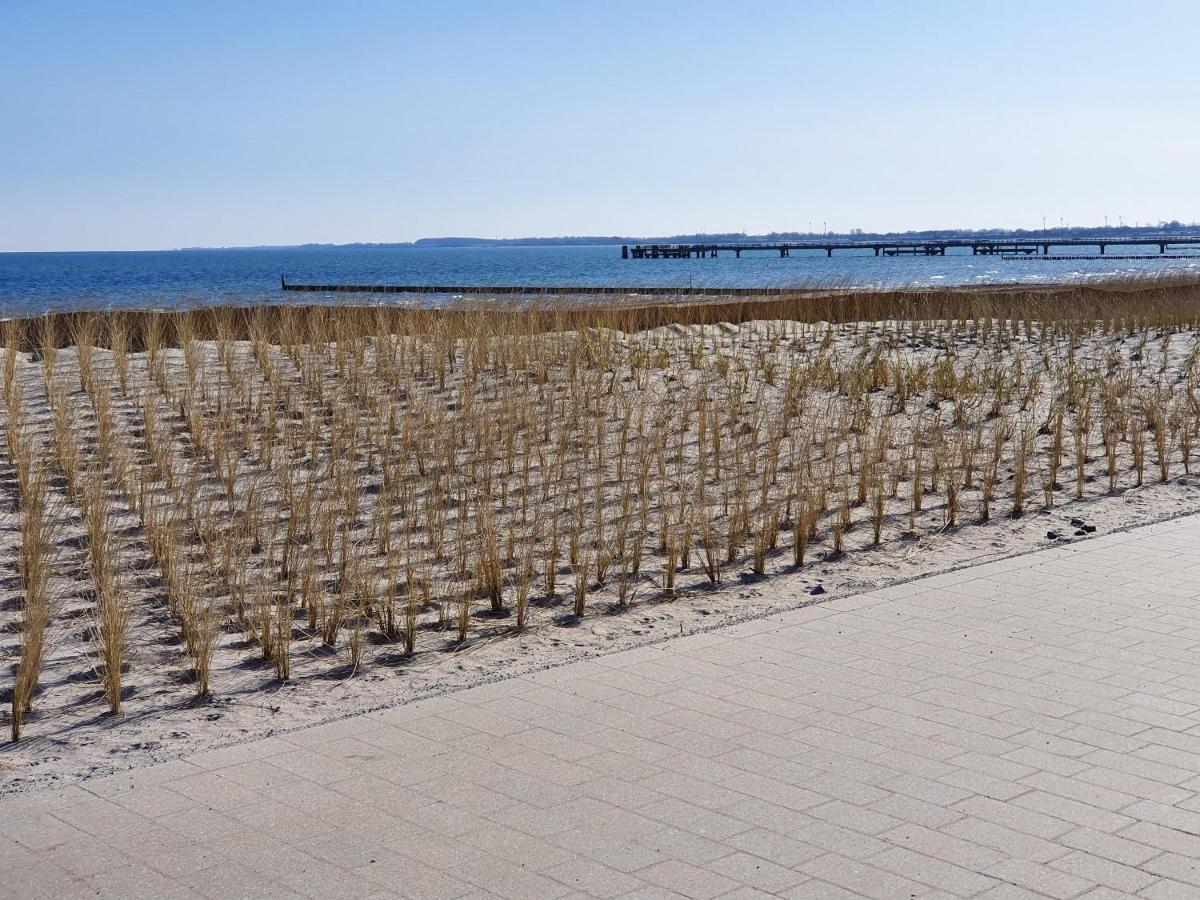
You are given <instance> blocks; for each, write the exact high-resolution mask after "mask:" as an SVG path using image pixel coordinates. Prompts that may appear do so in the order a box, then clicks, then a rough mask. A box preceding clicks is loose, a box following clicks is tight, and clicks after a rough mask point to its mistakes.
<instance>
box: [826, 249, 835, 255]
mask: <svg viewBox="0 0 1200 900" xmlns="http://www.w3.org/2000/svg"><path fill="white" fill-rule="evenodd" d="M825 255H826V256H833V248H832V247H826V248H825Z"/></svg>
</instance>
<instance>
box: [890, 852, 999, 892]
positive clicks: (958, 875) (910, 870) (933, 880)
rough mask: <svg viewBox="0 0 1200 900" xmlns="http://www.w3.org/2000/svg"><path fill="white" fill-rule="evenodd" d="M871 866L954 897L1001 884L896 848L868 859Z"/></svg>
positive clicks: (969, 871)
mask: <svg viewBox="0 0 1200 900" xmlns="http://www.w3.org/2000/svg"><path fill="white" fill-rule="evenodd" d="M867 862H868V863H870V864H871V865H872V866H878V867H879V868H881V869H886V870H887V871H889V872H891V873H893V874H895V875H902V876H904V877H905V878H911V879H913V880H915V881H920V882H922V883H924V884H927V885H931V886H932V887H935V888H938V889H940V890H943V891H946V892H948V893H949V894H950V895H952V896H955V897H969V896H971V895H973V894H978V893H980V892H982V891H985V890H987V889H988V888H990V887H992V886H994V885H996V884H998V883H999V882H998V881H997V880H996V879H994V878H989V877H987V876H986V875H980V874H978V873H977V872H974V871H972V870H970V869H965V868H963V867H962V866H958V865H955V864H954V863H950V862H946V861H945V860H943V859H935V858H934V857H931V856H925V855H923V854H921V853H917V852H914V851H913V850H910V849H908V848H906V847H893V848H891V849H890V850H884V851H883V852H882V853H877V854H875V855H874V856H872V857H871V858H870V859H868V860H867Z"/></svg>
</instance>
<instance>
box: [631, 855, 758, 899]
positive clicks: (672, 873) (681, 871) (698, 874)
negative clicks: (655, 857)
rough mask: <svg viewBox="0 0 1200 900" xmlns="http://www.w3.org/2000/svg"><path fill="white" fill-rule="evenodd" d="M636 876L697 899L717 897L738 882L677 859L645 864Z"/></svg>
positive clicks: (731, 888) (730, 889)
mask: <svg viewBox="0 0 1200 900" xmlns="http://www.w3.org/2000/svg"><path fill="white" fill-rule="evenodd" d="M636 876H637V877H638V878H640V879H642V880H643V881H647V882H650V883H651V884H654V885H657V886H658V887H660V888H664V889H666V890H669V891H673V892H676V893H679V894H681V895H683V896H685V897H693V898H698V900H707V898H712V897H718V896H720V895H721V894H726V893H729V892H730V891H732V890H733V889H734V888H736V887H738V882H736V881H734V880H733V879H730V878H726V877H725V876H723V875H719V874H718V873H716V872H714V871H712V870H711V869H708V868H703V867H701V866H697V865H693V864H691V863H687V862H684V861H682V860H678V859H672V860H666V861H664V862H660V863H655V864H654V865H652V866H647V867H646V868H644V869H640V870H639V871H638V872H637V873H636Z"/></svg>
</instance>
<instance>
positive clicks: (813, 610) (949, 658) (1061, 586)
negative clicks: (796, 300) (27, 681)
mask: <svg viewBox="0 0 1200 900" xmlns="http://www.w3.org/2000/svg"><path fill="white" fill-rule="evenodd" d="M1197 547H1200V517H1194V518H1189V519H1183V520H1177V521H1175V522H1171V523H1165V524H1162V525H1156V526H1152V527H1149V528H1144V529H1140V530H1137V531H1133V532H1129V533H1126V534H1120V535H1114V536H1109V537H1104V538H1100V539H1098V540H1092V541H1087V542H1083V543H1079V544H1076V545H1073V546H1067V547H1062V548H1058V549H1054V550H1049V551H1046V552H1043V553H1039V554H1036V555H1031V556H1025V557H1021V558H1018V559H1013V560H1009V561H1006V562H1002V563H995V564H990V565H984V566H979V567H976V568H973V569H968V570H965V571H961V572H957V573H953V574H948V575H942V576H937V577H934V578H929V579H925V580H922V581H918V582H913V583H911V584H909V585H905V586H902V587H897V588H892V589H888V590H881V591H878V592H875V593H871V594H866V595H861V596H857V597H850V598H844V599H839V600H833V601H832V602H829V603H827V604H823V605H820V606H814V607H810V608H807V609H803V610H798V611H795V612H790V613H786V614H781V615H776V616H772V617H770V618H767V619H760V620H756V621H753V622H749V623H745V624H742V625H739V626H736V627H733V628H728V629H724V630H721V631H718V632H713V633H709V634H704V635H696V636H692V637H687V638H681V639H679V640H675V641H671V642H668V643H665V644H662V645H659V646H657V647H654V648H644V649H639V650H634V651H629V652H625V653H618V654H614V655H611V656H608V657H605V658H603V659H600V660H595V661H587V662H582V663H578V664H575V665H570V666H565V667H562V668H558V669H553V670H550V671H547V672H544V673H541V674H538V675H533V676H529V677H525V678H520V679H516V680H511V681H506V682H502V683H498V684H494V685H488V686H484V687H480V688H475V689H472V690H469V691H465V692H462V693H458V694H455V695H453V696H449V697H444V698H439V699H435V700H430V701H426V702H422V703H417V704H412V705H409V706H405V707H400V708H397V709H394V710H390V711H387V712H382V713H378V714H372V715H368V716H362V717H358V718H353V719H349V720H346V721H343V722H337V723H333V724H330V725H324V726H320V727H316V728H311V729H308V730H306V731H302V732H298V733H295V734H292V735H289V736H287V737H281V738H272V739H270V740H265V741H260V742H257V743H250V744H246V745H243V746H240V747H236V748H233V749H228V750H221V751H216V752H212V753H207V754H202V755H197V756H193V757H190V758H188V759H186V760H182V761H178V762H172V763H168V764H165V765H160V766H155V767H151V768H147V769H142V770H138V771H136V772H133V773H129V774H125V775H122V776H114V777H111V778H104V779H97V780H92V781H89V782H86V783H84V784H83V785H82V786H74V787H72V788H70V789H68V790H67V791H65V792H56V793H42V794H36V795H30V796H27V797H22V798H19V799H16V800H13V801H8V802H4V803H2V804H0V873H2V874H0V895H4V896H9V897H18V896H19V897H30V898H32V897H37V896H53V897H76V896H79V897H83V896H96V895H97V894H99V895H102V896H112V897H144V896H169V897H191V896H204V897H214V898H215V897H221V898H226V897H256V896H310V897H355V898H360V897H373V896H379V897H383V896H395V895H397V894H400V895H406V896H413V897H458V896H465V895H470V894H474V895H500V896H504V897H512V898H541V897H559V896H566V895H568V894H572V893H574V894H576V895H577V896H584V895H589V896H595V897H618V896H622V897H623V896H629V897H634V896H660V897H661V896H674V895H675V894H672V893H671V892H676V894H678V895H683V896H687V897H722V896H723V897H746V898H749V897H755V896H764V895H781V896H785V897H846V896H860V895H861V896H866V897H879V898H889V900H890V898H898V897H933V896H942V897H945V896H956V897H967V896H985V897H996V898H999V897H1026V896H1049V897H1064V898H1065V897H1077V896H1088V897H1097V898H1099V897H1116V896H1122V895H1131V894H1132V895H1137V896H1141V897H1148V898H1166V897H1189V898H1191V897H1197V896H1200V862H1198V860H1200V776H1198V775H1197V772H1198V771H1200V555H1198V554H1197V553H1196V548H1197Z"/></svg>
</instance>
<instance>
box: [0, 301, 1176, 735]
mask: <svg viewBox="0 0 1200 900" xmlns="http://www.w3.org/2000/svg"><path fill="white" fill-rule="evenodd" d="M1198 317H1200V288H1197V287H1195V286H1192V285H1188V284H1176V283H1151V284H1145V283H1134V284H1115V285H1107V286H1104V285H1102V286H1095V287H1091V288H1083V287H1078V286H1072V287H1069V288H1061V289H1046V290H1034V291H1030V290H1019V291H1018V290H1016V289H1007V290H997V289H987V290H978V291H971V290H958V291H943V292H927V293H920V292H913V291H907V292H904V291H901V292H890V293H854V292H837V293H832V294H816V293H809V294H805V295H797V296H791V297H788V296H772V297H770V298H767V299H764V300H762V301H757V302H756V301H753V300H742V299H739V300H737V301H734V302H720V301H713V302H689V303H664V304H655V305H650V306H631V305H599V304H585V305H572V304H567V303H561V304H551V303H548V302H546V303H542V304H540V305H537V306H535V307H533V308H526V309H522V310H518V309H513V308H508V307H497V306H495V305H488V306H485V307H480V308H477V309H466V308H457V309H453V310H441V311H438V310H429V309H403V308H397V307H386V306H336V307H335V306H296V307H286V306H285V307H259V308H250V309H228V308H218V309H209V310H192V311H181V312H177V313H163V312H115V313H101V312H88V313H73V314H60V315H55V316H48V317H44V318H41V319H37V320H10V321H9V322H6V323H4V346H5V350H4V361H3V367H2V372H3V378H4V382H3V390H4V399H5V403H4V412H3V422H2V427H3V430H4V435H5V439H4V442H3V448H4V454H5V459H4V461H3V464H2V467H0V469H2V471H3V474H4V476H5V480H4V485H5V486H4V488H3V490H4V493H5V495H6V496H5V500H6V501H7V503H6V505H7V506H8V507H9V508H11V509H12V510H14V511H15V512H17V513H18V514H19V516H20V527H19V529H18V530H17V532H16V534H15V537H14V539H13V541H12V542H11V543H13V547H12V559H13V560H14V561H15V562H14V565H15V566H16V569H17V574H18V575H19V581H20V588H19V591H18V592H17V593H18V594H19V596H18V597H16V598H15V602H14V604H11V605H10V607H9V608H8V610H7V611H5V612H4V613H3V615H4V616H5V618H6V620H8V619H11V620H12V622H13V623H16V624H15V625H14V626H13V627H10V628H9V629H8V633H9V634H11V635H13V636H14V638H15V639H16V640H15V641H14V642H11V643H9V644H6V645H5V647H4V652H5V654H6V655H8V656H9V657H10V658H11V659H12V660H13V661H14V664H15V667H14V672H15V686H14V688H13V690H12V693H11V698H12V699H11V708H10V712H9V720H10V725H11V728H10V730H11V734H12V737H13V739H14V740H16V739H18V738H19V737H20V736H21V734H22V730H23V729H24V728H28V726H29V725H30V713H31V712H33V711H34V710H35V709H36V704H35V699H36V697H37V695H38V685H39V672H40V671H41V670H42V667H43V664H44V656H45V649H46V646H47V635H48V634H50V633H51V632H53V631H54V630H55V628H56V627H57V628H59V630H61V631H63V632H64V636H63V639H62V641H60V642H59V643H58V644H57V645H56V647H57V649H56V652H57V653H59V654H61V656H62V659H63V660H64V661H65V662H64V664H65V665H74V663H73V662H72V660H77V661H78V663H79V664H80V665H88V666H90V667H91V668H92V669H93V670H94V672H95V673H96V676H97V683H98V684H99V685H100V688H101V690H100V692H99V694H98V700H99V699H101V698H102V701H103V702H104V703H105V704H106V705H107V709H108V711H109V712H110V713H111V714H114V715H117V714H120V713H121V712H122V710H124V709H125V708H126V707H127V706H128V705H129V704H128V703H126V702H123V673H124V672H126V671H128V670H129V669H130V668H131V667H133V666H136V665H137V660H136V659H134V658H132V656H131V653H130V647H131V646H134V645H135V644H136V645H137V646H143V645H147V644H148V645H153V646H156V647H160V648H164V650H166V651H167V652H168V655H169V657H170V662H169V664H168V665H166V666H165V667H163V669H162V670H161V671H160V670H158V669H155V670H154V671H153V672H147V673H145V677H148V678H152V679H153V678H161V679H164V680H165V679H167V678H169V677H177V680H179V681H183V682H186V683H187V684H188V687H187V690H190V691H191V692H193V693H194V694H195V695H197V696H199V697H206V696H208V695H209V694H210V693H219V692H220V690H221V686H220V682H219V673H220V672H221V671H222V670H223V666H226V665H229V664H231V663H230V661H231V660H243V659H245V658H247V656H248V655H251V654H254V655H256V656H257V657H259V658H260V659H261V660H262V662H263V663H264V664H265V668H264V669H263V676H262V677H263V682H264V685H265V684H267V683H269V682H270V681H271V680H275V681H278V682H285V681H289V680H294V679H296V678H298V677H299V678H306V677H313V675H314V673H316V672H318V671H319V670H320V669H321V667H325V668H327V669H332V668H336V667H342V668H344V670H345V671H346V672H348V673H354V672H360V671H363V670H364V669H370V668H371V667H373V666H380V665H385V664H386V665H395V664H396V663H395V660H396V659H397V658H409V657H412V656H413V655H416V654H421V653H432V652H447V653H452V652H455V651H457V650H459V649H461V648H463V647H464V646H468V645H470V644H471V642H472V641H474V640H477V639H480V638H482V637H494V636H497V635H503V634H507V633H511V634H513V635H516V634H519V633H521V632H522V631H524V630H525V629H527V628H529V627H531V625H534V624H536V625H538V626H541V627H562V626H569V625H571V624H573V623H574V622H577V621H578V620H580V619H581V618H584V617H588V616H591V615H594V614H595V613H596V612H597V611H598V610H600V609H604V610H609V609H615V610H620V609H624V608H628V607H630V606H632V605H636V604H637V603H639V602H643V601H646V600H651V599H653V600H662V599H674V600H675V602H685V601H686V599H687V597H688V596H689V595H690V594H691V593H692V592H694V591H697V590H700V589H703V588H705V587H714V586H719V585H721V584H722V583H724V582H726V581H727V580H728V579H729V577H730V575H731V573H734V572H738V573H741V572H745V573H746V575H747V576H748V577H754V578H770V577H772V576H773V575H776V574H779V573H786V572H790V571H794V570H796V569H798V568H802V567H805V566H808V565H811V564H812V563H813V561H814V560H815V559H832V558H836V557H837V556H839V555H841V554H846V553H858V552H862V553H868V552H872V551H873V548H879V547H883V546H886V545H888V544H889V542H898V541H901V540H905V539H907V538H910V537H911V536H913V534H915V533H924V532H930V531H935V530H949V529H955V528H961V527H968V526H969V527H986V524H987V523H988V522H989V521H991V520H994V519H995V518H997V517H999V516H1009V517H1020V516H1023V515H1025V514H1027V512H1028V511H1029V509H1030V508H1031V506H1038V507H1051V506H1055V505H1057V504H1061V503H1063V502H1068V501H1069V502H1080V501H1083V502H1086V501H1088V500H1089V499H1095V498H1097V497H1100V496H1104V495H1107V494H1110V493H1116V492H1120V491H1122V490H1126V489H1129V488H1133V487H1135V486H1139V485H1142V484H1143V483H1144V482H1145V481H1147V479H1150V478H1153V479H1154V480H1155V481H1158V482H1166V481H1169V480H1170V479H1171V478H1172V477H1174V476H1175V475H1177V474H1178V473H1189V472H1190V471H1191V467H1192V465H1193V463H1194V457H1193V447H1194V442H1195V436H1196V433H1197V429H1198V428H1200V395H1198V391H1197V382H1198V380H1200V362H1198V360H1200V354H1198V350H1197V330H1196V329H1197V321H1198ZM739 326H740V327H739ZM1150 473H1153V475H1151V474H1150ZM57 535H66V536H70V537H75V538H77V543H78V547H79V549H73V548H72V545H70V544H67V545H66V547H67V549H65V550H64V549H63V546H64V545H63V543H62V542H61V541H58V540H56V538H55V536H57ZM60 595H61V597H63V598H69V597H75V598H77V599H76V600H75V601H73V602H75V603H76V604H79V603H82V604H83V606H82V608H81V609H80V610H78V611H79V612H81V613H82V614H83V615H84V616H85V618H86V620H87V621H89V622H91V623H92V627H91V628H90V629H86V630H85V635H86V637H84V636H81V633H80V632H79V630H78V629H74V630H70V629H69V627H68V622H67V621H66V617H67V615H68V612H64V607H66V606H68V605H69V604H68V603H67V601H66V600H65V599H64V600H59V599H58V597H59V596H60ZM78 598H82V599H78ZM170 648H174V649H170ZM384 660H388V662H386V663H385V662H384ZM214 677H215V678H216V680H214ZM132 702H136V701H132Z"/></svg>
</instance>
